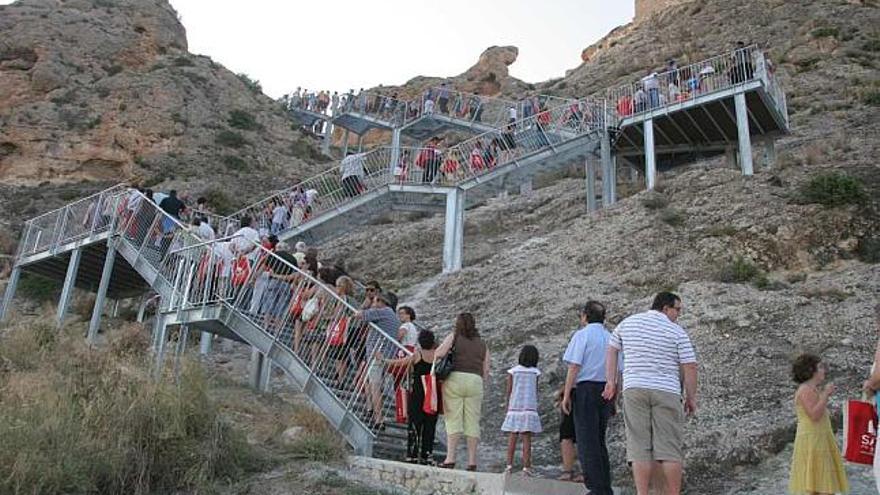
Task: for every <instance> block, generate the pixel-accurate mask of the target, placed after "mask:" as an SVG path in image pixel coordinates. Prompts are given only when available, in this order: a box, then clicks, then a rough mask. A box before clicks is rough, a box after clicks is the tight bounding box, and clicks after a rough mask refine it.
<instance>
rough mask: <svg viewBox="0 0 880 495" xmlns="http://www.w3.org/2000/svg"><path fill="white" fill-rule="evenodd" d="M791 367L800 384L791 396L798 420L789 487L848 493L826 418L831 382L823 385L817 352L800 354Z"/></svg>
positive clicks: (799, 490)
mask: <svg viewBox="0 0 880 495" xmlns="http://www.w3.org/2000/svg"><path fill="white" fill-rule="evenodd" d="M791 371H792V373H791V374H792V378H794V381H795V383H798V384H799V386H798V389H797V392H796V393H795V396H794V398H795V409H796V410H797V418H798V423H797V434H796V435H795V438H794V455H792V459H791V477H790V478H789V482H788V491H789V493H792V494H796V495H801V494H835V493H847V492H848V491H849V484H848V482H847V479H846V473H845V472H844V470H843V462H842V461H841V459H840V452H839V451H838V450H837V441H836V440H835V438H834V433H833V432H832V431H831V420H830V419H829V418H828V398H829V397H830V396H831V394H832V393H834V385H831V384H828V385H825V386H824V387H823V386H822V384H823V382H824V381H825V371H826V368H825V365H824V364H823V363H822V362H821V360H820V359H819V357H818V356H815V355H813V354H802V355H800V356H798V357H797V359H795V360H794V363H793V364H792V370H791Z"/></svg>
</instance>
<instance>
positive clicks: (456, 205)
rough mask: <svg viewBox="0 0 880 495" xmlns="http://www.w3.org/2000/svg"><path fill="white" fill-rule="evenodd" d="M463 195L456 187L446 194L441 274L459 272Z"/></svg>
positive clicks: (462, 241)
mask: <svg viewBox="0 0 880 495" xmlns="http://www.w3.org/2000/svg"><path fill="white" fill-rule="evenodd" d="M464 195H465V192H464V190H463V189H460V188H457V187H456V188H453V189H451V190H450V191H449V192H448V193H446V229H445V233H444V235H443V273H453V272H457V271H459V270H461V258H462V249H463V244H464Z"/></svg>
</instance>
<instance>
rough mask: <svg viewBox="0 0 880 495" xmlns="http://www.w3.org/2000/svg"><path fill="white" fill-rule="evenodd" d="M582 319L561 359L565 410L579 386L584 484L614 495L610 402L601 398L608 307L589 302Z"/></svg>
mask: <svg viewBox="0 0 880 495" xmlns="http://www.w3.org/2000/svg"><path fill="white" fill-rule="evenodd" d="M580 317H581V328H580V330H578V331H577V332H575V334H574V335H573V336H572V337H571V342H569V344H568V348H566V350H565V355H564V356H563V357H562V359H563V360H564V361H565V362H566V363H567V364H568V374H567V376H566V378H565V388H564V395H563V398H562V410H563V411H564V412H565V413H567V414H570V413H571V410H572V398H571V389H572V388H574V387H575V383H576V384H577V390H576V392H575V400H574V427H575V433H576V437H577V450H578V459H579V460H580V463H581V468H582V469H583V472H584V485H586V487H587V489H588V490H589V491H590V493H591V494H595V495H613V493H614V492H613V491H612V490H611V465H610V462H609V460H608V447H607V445H606V442H605V430H606V429H607V428H608V418H609V416H610V415H611V403H610V402H608V401H606V400H605V399H603V398H602V392H603V390H604V389H605V383H606V381H607V378H606V376H605V355H606V350H607V348H608V341H609V339H610V338H611V334H610V333H609V332H608V330H606V329H605V306H604V305H603V304H602V303H600V302H598V301H589V302H588V303H587V304H585V305H584V307H583V309H581V313H580Z"/></svg>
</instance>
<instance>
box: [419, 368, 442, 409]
mask: <svg viewBox="0 0 880 495" xmlns="http://www.w3.org/2000/svg"><path fill="white" fill-rule="evenodd" d="M421 378H422V389H423V390H424V391H425V401H424V403H422V412H424V413H425V414H430V415H434V414H439V413H440V382H438V381H437V377H436V376H435V375H434V373H428V374H427V375H422V376H421Z"/></svg>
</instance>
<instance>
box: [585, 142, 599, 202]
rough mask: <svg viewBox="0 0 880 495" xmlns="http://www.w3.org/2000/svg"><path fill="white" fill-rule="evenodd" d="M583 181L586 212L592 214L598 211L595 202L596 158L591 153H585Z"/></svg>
mask: <svg viewBox="0 0 880 495" xmlns="http://www.w3.org/2000/svg"><path fill="white" fill-rule="evenodd" d="M584 178H585V179H584V180H585V181H586V188H587V212H588V213H592V212H594V211H596V210H598V209H599V205H598V203H597V202H596V158H595V157H594V156H593V154H592V153H587V158H586V159H585V160H584Z"/></svg>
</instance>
